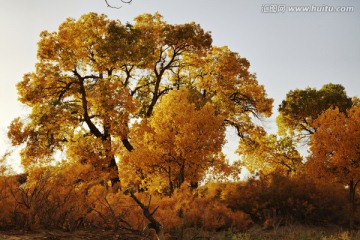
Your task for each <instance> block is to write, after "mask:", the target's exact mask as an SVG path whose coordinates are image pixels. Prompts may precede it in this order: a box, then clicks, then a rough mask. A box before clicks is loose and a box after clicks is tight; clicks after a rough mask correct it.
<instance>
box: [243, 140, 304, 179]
mask: <svg viewBox="0 0 360 240" xmlns="http://www.w3.org/2000/svg"><path fill="white" fill-rule="evenodd" d="M237 152H238V153H239V154H240V155H242V156H243V157H242V163H243V165H244V166H245V167H246V168H247V169H248V170H249V171H250V172H251V173H256V172H257V171H261V172H262V174H269V173H273V172H275V171H277V172H282V173H283V174H284V175H294V174H295V173H297V172H299V171H300V170H301V169H302V166H303V163H302V157H301V156H300V154H299V152H298V151H297V150H296V146H295V143H294V142H293V140H292V139H291V138H290V137H288V136H285V137H281V138H278V136H276V135H275V134H270V135H266V134H264V135H258V136H255V137H254V138H252V139H251V138H248V139H246V141H242V142H241V143H240V145H239V148H238V150H237Z"/></svg>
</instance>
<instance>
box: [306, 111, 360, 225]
mask: <svg viewBox="0 0 360 240" xmlns="http://www.w3.org/2000/svg"><path fill="white" fill-rule="evenodd" d="M359 126H360V108H359V107H358V106H354V107H352V108H350V109H348V110H347V111H346V112H341V111H340V110H339V109H338V108H336V109H328V110H327V111H325V112H324V113H323V114H321V115H320V116H319V118H318V119H317V120H315V122H314V127H316V129H317V131H316V132H315V133H314V134H313V135H312V136H311V141H310V149H311V156H310V157H309V159H308V162H307V163H306V164H307V167H308V168H309V169H310V170H311V171H312V173H313V175H315V176H319V177H321V178H325V179H327V180H329V179H333V180H334V181H337V182H340V183H342V184H344V185H346V186H347V188H348V191H349V202H350V205H351V209H350V227H351V228H352V227H353V226H354V214H355V211H356V207H357V198H356V191H357V188H358V185H359V183H360V128H359Z"/></svg>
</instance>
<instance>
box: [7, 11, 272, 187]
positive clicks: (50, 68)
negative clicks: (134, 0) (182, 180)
mask: <svg viewBox="0 0 360 240" xmlns="http://www.w3.org/2000/svg"><path fill="white" fill-rule="evenodd" d="M37 55H38V62H37V64H36V68H35V71H34V72H32V73H28V74H25V75H24V78H23V80H22V81H21V82H20V83H19V84H18V85H17V88H18V93H19V99H20V101H21V102H22V103H24V104H26V105H27V106H29V107H30V108H31V113H30V115H29V116H28V117H27V118H26V119H20V118H17V119H15V120H14V121H13V122H12V124H11V126H10V129H9V134H8V135H9V137H10V138H11V140H12V143H13V144H14V145H20V144H24V148H23V150H22V152H21V157H22V163H23V165H24V166H25V167H31V166H32V165H34V164H48V163H49V162H52V161H53V160H54V158H55V157H54V155H55V154H56V153H58V152H59V151H60V152H63V153H66V158H67V159H68V160H70V161H76V162H81V163H84V164H87V163H90V164H92V165H93V166H96V168H97V169H99V170H101V171H102V172H104V169H107V170H106V171H105V172H108V173H107V174H108V176H109V177H108V178H109V179H111V180H112V182H118V181H119V178H118V166H117V163H116V162H117V160H116V156H120V155H119V153H120V152H121V151H122V150H125V149H126V150H127V151H129V152H131V154H130V153H128V154H130V155H132V154H134V156H135V155H136V154H139V152H141V151H145V149H146V148H149V147H150V146H151V145H148V146H143V145H142V144H143V143H142V141H143V140H144V139H143V138H144V137H149V136H152V137H153V138H154V140H153V142H152V143H153V144H154V143H158V145H157V149H156V151H160V152H161V151H162V150H163V149H165V148H166V147H165V146H166V144H170V145H171V147H178V144H180V142H179V143H176V142H172V141H170V139H168V140H166V138H164V139H162V136H161V135H158V133H157V131H159V129H161V128H162V127H164V131H171V129H172V128H173V129H174V128H176V127H180V132H181V133H182V134H186V131H188V133H187V135H188V139H183V140H182V141H183V142H181V144H185V143H186V144H185V145H184V146H182V147H183V148H184V147H185V146H188V147H187V149H184V150H180V149H178V150H176V151H178V152H177V153H176V154H175V155H174V156H176V157H180V155H181V158H186V161H187V162H189V163H190V162H192V161H203V160H204V159H207V160H206V161H208V160H209V155H212V154H215V153H216V152H220V151H221V150H220V149H221V145H222V144H223V140H221V139H222V138H223V135H224V131H225V127H226V126H232V127H234V129H236V131H237V133H238V135H239V136H241V137H243V138H245V137H247V136H250V135H252V134H255V133H256V132H257V131H256V129H258V128H259V127H258V126H256V124H255V123H254V122H253V119H252V118H253V117H254V116H255V117H259V118H260V117H263V116H270V114H271V108H272V102H273V100H272V99H270V98H268V97H267V95H266V92H265V89H264V87H263V86H262V85H260V84H258V82H257V80H256V76H255V74H252V73H250V72H249V66H250V64H249V62H248V61H247V60H246V59H245V58H243V57H240V56H239V54H238V53H236V52H232V51H231V50H230V49H229V48H227V47H216V46H212V38H211V35H210V33H209V32H206V31H204V30H203V29H202V28H201V27H200V25H198V24H196V23H194V22H192V23H185V24H177V25H174V24H168V23H166V22H165V21H164V20H163V18H162V16H161V15H160V14H158V13H155V14H153V15H151V14H143V15H140V16H138V17H136V18H135V19H134V22H133V23H126V24H122V23H121V22H119V21H116V20H110V19H108V18H107V17H106V16H105V15H98V14H95V13H89V14H85V15H83V16H82V17H80V18H79V19H78V20H75V19H71V18H69V19H67V20H66V21H65V22H64V23H62V24H61V25H60V26H59V29H58V31H56V32H48V31H44V32H42V33H41V35H40V41H39V43H38V54H37ZM182 89H188V90H187V91H188V92H189V94H190V93H191V94H190V95H189V97H188V98H187V99H188V100H185V99H183V98H177V97H174V98H171V97H170V98H164V99H162V98H163V97H164V96H166V95H167V94H169V93H171V92H172V91H174V94H175V92H178V93H181V94H184V95H186V92H184V91H185V90H182ZM179 91H180V92H179ZM174 94H171V95H170V96H175V95H176V94H175V95H174ZM169 99H172V100H171V101H180V102H178V103H176V104H175V103H167V104H166V102H167V101H170V100H169ZM159 104H160V105H159ZM177 104H181V105H183V106H178V105H177ZM158 105H159V106H158ZM193 106H195V108H194V107H193ZM175 109H176V111H179V112H178V113H176V112H174V110H175ZM156 111H159V112H158V113H156ZM180 112H181V115H182V116H181V115H179V117H180V116H181V119H180V118H179V119H176V117H174V119H175V120H174V121H175V122H174V121H170V117H169V116H167V115H170V116H175V115H176V114H180ZM205 112H206V115H205V116H208V119H207V120H211V121H214V122H213V123H209V124H210V125H209V127H207V124H205V122H204V121H205V120H204V118H203V116H201V115H202V114H205ZM199 113H201V114H199ZM186 114H188V116H187V115H186ZM152 118H154V119H157V120H156V121H160V120H163V121H165V122H164V126H155V125H154V124H155V120H151V119H152ZM166 119H167V120H166ZM186 119H189V120H190V119H191V121H193V122H198V124H200V123H201V124H200V125H202V126H201V128H198V129H193V128H189V129H187V127H186V126H187V125H184V124H185V122H186ZM219 119H222V123H221V124H220V123H219ZM134 121H138V122H140V123H139V124H133V123H134ZM166 121H167V122H166ZM176 121H179V122H176ZM202 121H203V122H202ZM140 125H141V126H144V127H145V126H147V129H148V130H149V131H150V132H147V131H148V130H146V127H145V129H142V130H139V126H140ZM182 125H183V126H182ZM210 126H212V128H211V127H210ZM156 129H158V130H156ZM213 130H214V133H212V131H213ZM193 131H195V132H197V133H196V134H195V135H194V136H196V138H197V139H196V141H195V138H194V136H191V134H192V132H193ZM203 131H205V132H204V133H202V134H203V135H201V134H200V132H203ZM215 133H216V134H218V135H217V136H215V135H214V134H215ZM199 134H200V135H199ZM206 134H208V135H209V136H212V135H211V134H213V135H214V136H213V137H212V139H213V140H215V139H218V140H216V141H215V142H208V140H206V138H205V137H204V135H206ZM129 136H131V139H130V138H129ZM163 137H165V136H163ZM177 138H180V135H178V137H177ZM138 141H140V142H138ZM147 141H150V140H147ZM177 141H180V140H177ZM194 141H195V142H194ZM204 144H205V145H206V144H210V145H209V147H208V148H209V149H211V151H210V150H206V149H200V148H201V147H200V146H204ZM135 147H136V148H138V149H135V150H136V151H133V150H134V148H135ZM151 150H154V149H151ZM173 150H174V151H175V149H173ZM173 150H171V151H173ZM190 150H191V151H195V152H196V151H198V154H204V156H196V157H195V155H194V153H191V154H190ZM132 152H134V153H132ZM161 154H164V153H161ZM161 154H160V153H158V154H157V155H154V156H153V157H152V158H151V159H153V160H154V161H155V159H158V158H159V157H161V156H162V155H161ZM156 156H157V157H156ZM133 158H134V157H129V159H133ZM149 160H150V159H138V161H144V162H146V161H149ZM156 161H159V159H158V160H156ZM163 161H165V160H164V159H163ZM120 163H121V161H120ZM154 165H156V163H154ZM203 167H205V168H206V167H207V165H205V166H203ZM195 169H197V168H194V169H193V170H195ZM195 175H196V174H195ZM200 175H201V174H200ZM194 179H196V180H199V178H198V177H194Z"/></svg>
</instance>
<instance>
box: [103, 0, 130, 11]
mask: <svg viewBox="0 0 360 240" xmlns="http://www.w3.org/2000/svg"><path fill="white" fill-rule="evenodd" d="M120 1H121V2H122V3H126V4H130V3H131V2H132V0H128V1H125V0H120ZM105 3H106V5H107V6H108V7H109V8H115V9H120V8H122V6H120V7H115V6H113V5H111V4H109V2H108V1H107V0H105Z"/></svg>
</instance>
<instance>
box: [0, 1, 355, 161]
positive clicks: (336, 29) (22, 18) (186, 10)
mask: <svg viewBox="0 0 360 240" xmlns="http://www.w3.org/2000/svg"><path fill="white" fill-rule="evenodd" d="M108 2H109V3H112V4H113V5H122V8H121V9H111V8H108V7H106V4H105V1H103V0H56V1H55V0H33V1H29V0H0V3H1V5H0V31H1V37H0V89H1V94H0V112H1V114H0V154H3V153H4V152H5V149H7V148H9V145H8V144H9V140H8V139H7V137H6V133H7V127H8V126H9V124H10V122H11V121H12V119H14V118H15V117H17V116H21V115H24V114H25V111H24V110H25V108H24V107H23V106H22V105H21V104H20V103H19V102H18V101H17V93H16V88H15V84H16V83H17V82H19V81H20V80H21V79H22V76H23V74H25V73H28V72H31V71H33V70H34V65H35V63H36V60H37V59H36V51H37V42H38V40H39V34H40V32H41V31H43V30H49V31H56V30H57V27H58V26H59V25H60V24H61V23H62V22H63V21H64V20H65V19H66V18H67V17H72V18H78V17H80V16H81V15H82V14H85V13H88V12H97V13H104V14H106V15H107V16H108V17H109V18H110V19H119V20H121V21H122V22H123V23H125V22H132V20H133V18H134V17H136V16H137V15H139V14H142V13H154V12H156V11H158V12H159V13H160V14H161V15H163V17H164V20H165V21H167V22H169V23H172V24H181V23H186V22H191V21H195V22H196V23H199V24H200V25H201V26H202V27H203V28H204V29H205V30H206V31H211V32H212V37H213V44H214V45H216V46H223V45H227V46H229V47H230V49H231V50H232V51H235V52H238V53H239V54H240V55H241V56H242V57H246V58H247V59H248V60H249V61H250V63H251V71H252V72H255V73H256V74H257V77H258V81H259V82H260V83H261V84H263V85H265V89H266V90H267V93H268V96H269V97H272V98H274V99H275V102H274V114H273V117H272V118H271V119H270V120H269V123H268V124H266V126H265V127H267V128H268V129H270V128H271V126H273V125H274V124H273V123H272V121H273V120H274V119H275V118H276V115H277V112H276V109H277V108H278V105H279V104H280V102H281V101H282V100H283V99H284V98H285V96H286V93H287V92H288V91H290V90H292V89H295V88H300V89H304V88H306V87H308V86H310V87H316V88H320V87H321V86H322V85H324V84H326V83H330V82H331V83H339V84H342V85H343V86H344V87H345V89H346V91H347V93H348V95H349V96H358V97H359V96H360V1H359V0H337V1H333V0H311V1H310V0H282V1H278V0H276V1H275V0H247V1H245V0H227V1H219V0H182V1H175V0H151V1H149V0H133V2H132V3H131V4H130V5H125V4H121V2H120V0H109V1H108ZM274 4H280V5H274ZM293 6H300V7H310V8H312V11H321V9H320V8H319V7H322V9H324V10H322V11H323V12H291V7H293ZM331 7H334V9H335V8H336V7H353V11H352V12H329V10H328V9H329V8H331ZM319 9H320V10H319ZM264 11H265V12H264ZM276 11H277V12H276ZM279 11H280V12H279ZM324 11H327V12H324ZM272 131H273V128H272ZM229 149H231V148H230V147H228V150H229ZM229 151H230V150H229ZM229 156H230V158H234V157H235V156H234V155H229ZM12 159H13V160H14V161H15V162H16V160H17V156H16V155H14V156H13V157H12Z"/></svg>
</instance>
